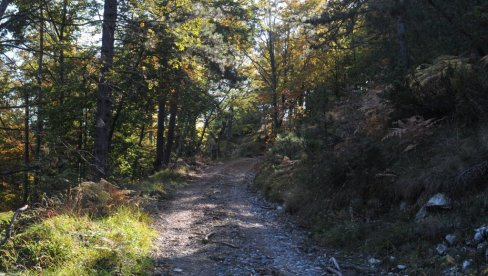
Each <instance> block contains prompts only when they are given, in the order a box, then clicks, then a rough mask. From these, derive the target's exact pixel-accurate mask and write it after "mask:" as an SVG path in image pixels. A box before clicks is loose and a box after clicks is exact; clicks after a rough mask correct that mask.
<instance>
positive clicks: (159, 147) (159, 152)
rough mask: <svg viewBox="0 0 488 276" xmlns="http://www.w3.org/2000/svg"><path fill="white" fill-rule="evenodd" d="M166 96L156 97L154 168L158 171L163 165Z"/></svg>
mask: <svg viewBox="0 0 488 276" xmlns="http://www.w3.org/2000/svg"><path fill="white" fill-rule="evenodd" d="M165 108H166V97H165V96H163V95H159V97H158V126H157V128H158V132H157V136H156V160H155V161H154V170H155V171H159V170H160V169H161V167H162V166H163V157H164V120H165V119H166V112H165Z"/></svg>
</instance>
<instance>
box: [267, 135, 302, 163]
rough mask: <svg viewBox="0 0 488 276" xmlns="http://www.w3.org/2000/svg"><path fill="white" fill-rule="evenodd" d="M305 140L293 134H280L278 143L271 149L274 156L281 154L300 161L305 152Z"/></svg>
mask: <svg viewBox="0 0 488 276" xmlns="http://www.w3.org/2000/svg"><path fill="white" fill-rule="evenodd" d="M303 145H304V142H303V139H302V138H300V137H298V136H297V135H296V134H294V133H293V132H290V133H287V134H285V135H283V134H278V137H276V141H275V143H274V145H273V147H272V148H271V152H272V153H274V154H280V155H284V156H287V157H289V158H290V159H300V157H301V156H302V154H303V152H304V146H303Z"/></svg>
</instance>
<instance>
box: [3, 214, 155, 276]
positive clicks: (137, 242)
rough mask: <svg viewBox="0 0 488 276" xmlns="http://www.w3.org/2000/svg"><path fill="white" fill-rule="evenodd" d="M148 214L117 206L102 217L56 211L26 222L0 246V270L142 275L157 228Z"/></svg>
mask: <svg viewBox="0 0 488 276" xmlns="http://www.w3.org/2000/svg"><path fill="white" fill-rule="evenodd" d="M150 223H151V222H150V219H149V217H148V216H147V215H146V214H144V213H143V212H141V211H140V210H138V209H136V208H132V207H120V208H119V209H118V210H117V211H115V212H114V213H112V214H110V215H108V216H106V217H102V218H90V217H88V216H81V217H80V216H73V215H59V216H56V217H52V218H48V219H46V220H43V221H41V222H39V223H35V224H33V225H30V226H29V227H28V228H27V229H25V231H24V232H22V233H19V234H17V235H16V236H14V237H13V238H12V239H11V240H10V241H9V242H8V243H7V244H5V245H4V246H3V247H2V248H0V271H3V272H7V273H20V274H25V275H30V274H39V273H42V274H44V275H113V274H120V275H133V274H144V272H147V271H148V270H149V269H150V268H151V266H152V261H151V259H150V257H149V254H150V251H151V245H152V240H153V238H154V237H155V236H156V231H155V230H154V229H152V228H151V226H150Z"/></svg>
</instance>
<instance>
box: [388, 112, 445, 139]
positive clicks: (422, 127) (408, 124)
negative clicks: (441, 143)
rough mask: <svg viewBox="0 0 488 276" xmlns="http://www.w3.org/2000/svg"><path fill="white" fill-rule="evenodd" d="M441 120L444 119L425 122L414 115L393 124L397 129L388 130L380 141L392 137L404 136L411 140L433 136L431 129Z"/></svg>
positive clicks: (432, 119)
mask: <svg viewBox="0 0 488 276" xmlns="http://www.w3.org/2000/svg"><path fill="white" fill-rule="evenodd" d="M443 119H444V118H442V119H436V118H430V119H427V120H425V119H424V118H423V117H422V116H418V115H415V116H412V117H410V118H408V119H405V120H398V121H396V122H394V124H396V125H397V126H398V127H396V128H390V131H389V132H388V133H387V134H386V135H385V136H384V137H383V138H382V139H381V141H384V140H387V139H390V138H394V137H398V138H400V139H401V138H402V137H405V136H408V137H409V138H410V140H412V139H416V138H421V137H424V136H426V135H431V134H433V132H432V131H431V128H432V127H433V126H434V125H436V124H437V123H439V122H440V121H441V120H443Z"/></svg>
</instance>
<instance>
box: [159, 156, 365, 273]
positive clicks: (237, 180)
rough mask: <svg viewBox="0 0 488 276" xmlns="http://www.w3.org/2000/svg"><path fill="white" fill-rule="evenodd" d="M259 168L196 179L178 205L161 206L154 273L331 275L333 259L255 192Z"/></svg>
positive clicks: (215, 171)
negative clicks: (256, 170)
mask: <svg viewBox="0 0 488 276" xmlns="http://www.w3.org/2000/svg"><path fill="white" fill-rule="evenodd" d="M256 164H257V159H253V158H241V159H236V160H231V161H227V162H225V163H220V164H216V165H213V166H210V167H208V168H206V169H204V170H203V171H202V172H200V173H198V174H196V175H194V177H193V178H192V181H190V183H189V184H188V185H187V186H186V187H184V188H181V189H180V190H179V191H178V192H177V194H176V196H175V197H174V199H173V200H169V201H159V202H158V203H157V204H156V206H154V209H153V210H152V213H153V216H154V218H155V227H156V228H157V230H158V231H159V233H160V234H159V238H158V240H157V243H156V249H155V252H154V254H153V257H154V258H155V262H156V268H155V272H154V274H156V275H327V273H328V272H330V270H328V267H331V262H330V258H331V257H332V256H331V255H329V252H326V251H325V249H323V248H320V247H318V246H315V245H314V244H313V242H312V241H311V240H310V239H309V237H308V235H307V234H308V233H307V232H306V231H305V230H303V229H300V228H299V227H297V226H296V225H295V224H294V223H293V220H292V218H290V217H289V216H288V215H286V214H285V213H284V212H283V211H282V208H281V207H280V206H279V205H276V204H270V203H268V202H266V201H265V200H263V199H262V197H261V196H260V195H259V194H257V193H255V192H252V191H250V190H249V184H250V183H251V181H253V179H254V167H255V165H256ZM338 261H339V262H340V260H338ZM332 267H334V266H333V265H332ZM343 273H344V274H345V275H351V274H355V273H353V272H352V271H351V272H350V273H348V272H346V271H344V270H343Z"/></svg>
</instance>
